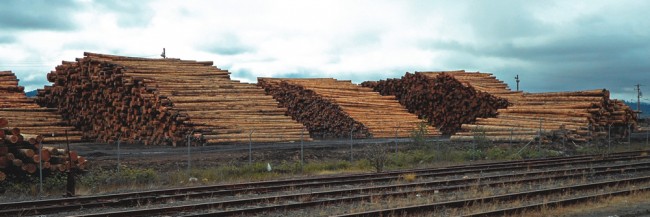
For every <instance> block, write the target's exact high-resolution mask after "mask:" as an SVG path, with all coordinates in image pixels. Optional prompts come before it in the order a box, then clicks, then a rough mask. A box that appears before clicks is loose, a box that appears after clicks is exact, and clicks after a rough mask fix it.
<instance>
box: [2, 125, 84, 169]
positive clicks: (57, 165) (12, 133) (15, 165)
mask: <svg viewBox="0 0 650 217" xmlns="http://www.w3.org/2000/svg"><path fill="white" fill-rule="evenodd" d="M7 124H8V121H7V119H4V118H0V128H1V129H0V181H3V180H5V179H6V178H7V177H8V176H9V177H12V178H15V179H21V178H22V177H25V176H30V175H33V174H35V173H36V171H38V169H39V167H40V165H41V164H42V166H43V167H42V168H43V175H44V176H47V175H50V174H53V173H58V172H64V171H66V170H68V169H69V167H70V165H71V164H70V162H71V161H70V159H72V162H73V167H75V168H79V169H83V168H84V167H85V165H86V162H87V160H86V159H85V158H83V157H81V156H78V155H77V153H76V152H74V151H71V152H70V153H67V152H66V151H65V150H64V149H58V148H55V147H47V146H43V147H42V150H39V149H40V148H41V147H40V146H41V144H42V142H43V137H42V136H40V135H33V134H24V133H22V132H20V131H21V129H19V128H11V129H8V128H7ZM39 153H40V154H39ZM39 161H42V162H39Z"/></svg>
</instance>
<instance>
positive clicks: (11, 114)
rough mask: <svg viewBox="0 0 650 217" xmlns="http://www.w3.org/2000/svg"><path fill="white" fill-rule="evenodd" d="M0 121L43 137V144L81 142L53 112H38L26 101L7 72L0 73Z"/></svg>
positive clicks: (31, 102)
mask: <svg viewBox="0 0 650 217" xmlns="http://www.w3.org/2000/svg"><path fill="white" fill-rule="evenodd" d="M0 117H2V118H6V119H7V120H8V121H9V122H10V123H11V124H12V125H11V127H18V128H20V129H21V130H22V131H23V132H25V133H28V134H36V135H40V136H44V137H45V141H46V143H63V142H66V139H67V140H68V141H70V142H80V141H82V138H81V132H79V131H75V130H74V127H71V126H69V125H68V124H67V122H65V121H64V120H63V119H62V118H61V115H59V114H57V113H56V109H52V108H42V107H40V106H39V105H37V104H36V103H35V102H34V99H31V98H28V97H27V96H26V95H25V92H24V88H23V87H22V86H18V79H17V78H16V75H14V73H12V72H11V71H0ZM66 135H67V137H66Z"/></svg>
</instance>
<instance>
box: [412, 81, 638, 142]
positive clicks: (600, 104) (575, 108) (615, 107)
mask: <svg viewBox="0 0 650 217" xmlns="http://www.w3.org/2000/svg"><path fill="white" fill-rule="evenodd" d="M421 73H424V74H427V75H428V76H437V75H438V74H440V73H442V72H421ZM446 73H448V74H451V75H453V76H454V77H455V78H456V79H457V80H459V81H461V82H463V83H466V84H468V85H471V86H473V87H474V88H476V89H477V90H479V91H483V92H486V93H489V94H492V95H495V96H499V97H501V98H504V99H506V100H508V102H509V103H510V106H508V107H507V108H501V109H499V110H498V111H497V113H498V115H497V116H496V117H486V118H477V120H476V121H475V122H473V123H472V122H468V123H465V124H463V125H462V127H461V132H459V133H457V134H455V135H454V136H452V137H451V139H452V140H462V141H468V140H473V139H474V138H475V137H476V136H477V135H480V136H485V138H486V139H489V140H492V141H501V142H504V141H524V142H525V141H531V140H534V139H543V140H549V141H557V140H560V139H562V140H568V141H575V142H585V141H589V140H592V139H594V138H595V137H604V136H606V135H607V133H608V132H610V127H611V133H612V134H614V135H617V136H624V135H627V133H629V132H628V130H627V129H634V128H635V126H636V119H635V118H634V113H633V111H632V110H631V109H630V108H629V107H628V106H627V105H625V104H624V103H623V102H622V101H619V100H612V99H610V97H609V91H607V90H602V89H598V90H587V91H570V92H554V93H523V92H520V91H512V90H510V89H509V88H508V85H507V84H505V83H504V82H503V81H501V80H498V79H496V77H495V76H493V75H492V74H491V73H480V72H465V71H452V72H446ZM540 136H541V138H540Z"/></svg>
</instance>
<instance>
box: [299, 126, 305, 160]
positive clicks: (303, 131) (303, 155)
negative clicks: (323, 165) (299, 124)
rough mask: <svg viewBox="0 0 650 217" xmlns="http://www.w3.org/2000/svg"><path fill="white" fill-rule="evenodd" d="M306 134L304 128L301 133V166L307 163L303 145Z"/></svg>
mask: <svg viewBox="0 0 650 217" xmlns="http://www.w3.org/2000/svg"><path fill="white" fill-rule="evenodd" d="M304 134H305V128H302V131H300V165H301V166H302V165H303V164H304V163H305V146H304V144H303V138H302V137H303V135H304Z"/></svg>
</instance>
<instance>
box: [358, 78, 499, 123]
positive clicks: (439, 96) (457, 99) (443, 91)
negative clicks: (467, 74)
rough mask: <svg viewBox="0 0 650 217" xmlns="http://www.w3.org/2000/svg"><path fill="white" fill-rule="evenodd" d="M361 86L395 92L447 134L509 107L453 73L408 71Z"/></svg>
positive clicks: (401, 101)
mask: <svg viewBox="0 0 650 217" xmlns="http://www.w3.org/2000/svg"><path fill="white" fill-rule="evenodd" d="M481 84H483V83H481ZM361 85H363V86H365V87H371V88H373V89H374V90H375V91H377V92H379V93H380V94H381V95H384V96H387V95H394V96H395V97H397V99H398V100H399V102H400V103H401V104H402V105H404V106H405V107H406V108H407V109H408V110H409V112H411V113H414V114H417V115H418V116H419V117H420V118H426V120H427V121H428V122H429V124H431V125H433V126H436V127H438V128H440V131H441V132H442V133H444V134H447V135H451V134H454V133H456V132H457V131H458V130H459V129H460V126H461V124H464V123H471V122H473V121H474V120H476V118H486V117H494V116H496V111H497V109H500V108H505V107H506V106H508V102H507V101H506V100H505V99H503V98H500V97H496V96H493V95H491V94H488V93H486V92H483V91H478V90H476V89H475V88H474V86H473V84H472V85H469V84H468V83H466V82H460V81H459V80H457V79H456V76H454V75H453V74H451V73H436V74H429V73H426V74H425V73H418V72H416V73H415V74H411V73H406V75H404V76H402V78H400V79H387V80H382V81H367V82H363V83H362V84H361ZM483 85H486V86H487V85H490V83H485V84H483Z"/></svg>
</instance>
